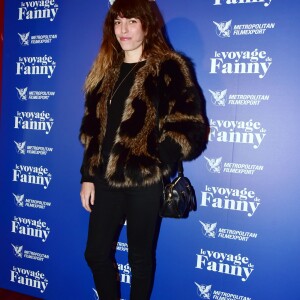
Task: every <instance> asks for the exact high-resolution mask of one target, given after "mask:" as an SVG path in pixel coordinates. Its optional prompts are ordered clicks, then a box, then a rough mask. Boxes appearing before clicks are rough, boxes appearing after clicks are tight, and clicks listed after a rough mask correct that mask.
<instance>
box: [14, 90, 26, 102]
mask: <svg viewBox="0 0 300 300" xmlns="http://www.w3.org/2000/svg"><path fill="white" fill-rule="evenodd" d="M16 90H17V91H18V98H19V99H20V100H21V101H24V100H27V97H28V96H27V91H28V87H25V88H23V89H21V88H17V87H16Z"/></svg>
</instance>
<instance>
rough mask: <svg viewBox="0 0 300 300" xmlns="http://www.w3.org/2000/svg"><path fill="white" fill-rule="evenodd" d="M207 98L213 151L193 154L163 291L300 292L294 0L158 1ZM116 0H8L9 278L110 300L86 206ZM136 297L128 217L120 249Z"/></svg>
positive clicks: (125, 280) (49, 294)
mask: <svg viewBox="0 0 300 300" xmlns="http://www.w3.org/2000/svg"><path fill="white" fill-rule="evenodd" d="M156 2H157V4H158V6H159V7H160V9H161V11H162V14H163V16H164V19H165V25H166V30H167V33H168V37H169V39H170V41H171V43H172V45H173V46H174V48H175V49H176V50H178V51H180V52H183V53H184V54H185V55H187V56H188V57H190V58H191V59H192V60H193V62H194V64H195V71H196V74H197V77H198V80H199V83H200V85H201V87H202V89H203V92H204V94H205V96H206V102H207V103H206V107H207V114H208V118H209V120H210V135H209V144H208V148H207V150H206V151H205V152H204V153H203V155H202V156H201V157H200V158H198V159H197V160H195V161H193V162H189V163H186V164H185V171H186V174H187V176H188V177H189V178H190V179H191V181H192V183H193V185H194V187H195V190H196V195H197V203H198V204H197V206H198V207H197V211H196V212H193V213H191V215H190V217H189V218H188V219H187V220H172V219H164V220H163V222H162V226H161V233H160V239H159V242H158V249H157V270H156V278H155V283H154V290H153V295H152V298H151V299H153V300H162V299H166V300H167V299H176V300H183V299H184V300H185V299H188V300H192V299H210V300H212V299H217V300H223V299H224V300H236V299H242V300H266V299H272V300H273V299H274V300H275V299H276V300H277V299H278V300H279V299H280V300H281V299H289V300H296V299H299V293H298V284H299V276H298V270H299V268H300V260H299V254H298V251H297V249H298V247H299V244H300V238H299V232H298V230H299V229H298V228H299V221H298V220H299V213H300V201H299V200H300V199H299V194H300V185H299V183H298V181H299V167H300V164H299V154H298V151H299V147H300V142H299V125H298V120H299V118H298V114H299V113H298V112H299V109H300V104H299V99H298V98H299V96H298V94H299V91H298V87H299V79H298V78H299V74H298V71H299V69H300V65H299V57H298V56H299V50H300V45H299V32H298V28H299V25H300V18H299V9H300V4H299V3H297V1H292V0H185V1H181V0H174V1H162V0H157V1H156ZM109 6H110V2H109V1H108V0H101V1H99V0H90V1H83V0H72V1H62V0H45V1H26V0H23V1H21V0H9V1H8V0H6V1H5V12H4V17H5V20H4V21H5V25H4V51H3V82H2V86H3V93H2V110H1V112H2V115H1V127H0V130H1V132H0V134H1V141H2V142H1V147H0V148H1V149H0V151H1V168H0V172H1V173H0V176H1V177H0V178H1V182H0V184H1V186H0V200H1V209H0V270H1V271H0V287H2V288H6V289H10V290H15V291H18V292H21V293H25V294H29V295H33V296H35V297H38V298H42V299H49V300H65V299H75V300H89V299H90V300H92V299H98V295H97V292H96V291H95V289H94V284H93V280H92V276H91V274H90V271H89V269H88V267H87V265H86V263H85V260H84V257H83V253H84V249H85V242H86V234H87V225H88V213H86V212H85V211H84V210H83V209H82V207H81V203H80V198H79V191H80V183H79V181H80V174H79V168H80V164H81V159H82V147H81V145H80V143H79V141H78V130H79V126H80V122H81V117H82V114H83V104H84V97H83V91H82V90H83V82H84V79H85V76H86V74H87V73H88V70H89V68H90V66H91V64H92V62H93V60H94V58H95V56H96V53H97V51H98V48H99V45H100V40H101V34H102V33H101V30H102V22H103V19H104V16H105V15H106V12H107V10H108V9H109ZM115 247H116V258H117V263H118V268H119V272H120V281H121V288H122V299H123V300H129V287H130V283H131V270H130V266H129V264H128V258H127V254H128V245H127V240H126V224H125V226H124V228H123V230H122V232H121V236H120V239H119V242H118V243H117V244H116V245H115Z"/></svg>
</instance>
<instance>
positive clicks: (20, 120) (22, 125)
mask: <svg viewBox="0 0 300 300" xmlns="http://www.w3.org/2000/svg"><path fill="white" fill-rule="evenodd" d="M14 121H15V122H14V129H22V130H33V131H41V132H45V134H49V133H50V131H51V129H52V126H53V124H54V119H53V118H52V117H51V115H50V113H48V112H45V111H42V112H30V111H17V114H16V116H14Z"/></svg>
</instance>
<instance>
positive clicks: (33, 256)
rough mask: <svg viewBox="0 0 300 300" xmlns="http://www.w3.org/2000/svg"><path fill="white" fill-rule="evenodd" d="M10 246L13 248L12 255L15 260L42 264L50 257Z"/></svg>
mask: <svg viewBox="0 0 300 300" xmlns="http://www.w3.org/2000/svg"><path fill="white" fill-rule="evenodd" d="M11 245H12V248H13V253H14V255H15V256H16V257H17V258H20V259H23V258H26V259H31V260H35V261H41V262H43V261H44V260H48V259H49V258H50V257H49V255H48V254H43V253H38V252H35V251H30V250H26V249H24V246H23V245H22V246H17V245H13V244H11Z"/></svg>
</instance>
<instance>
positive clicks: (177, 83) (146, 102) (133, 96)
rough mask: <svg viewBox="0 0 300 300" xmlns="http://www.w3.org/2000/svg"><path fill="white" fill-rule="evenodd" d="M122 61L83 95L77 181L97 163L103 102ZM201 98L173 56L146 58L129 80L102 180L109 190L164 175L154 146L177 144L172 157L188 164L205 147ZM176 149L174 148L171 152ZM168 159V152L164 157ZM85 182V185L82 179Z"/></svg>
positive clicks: (103, 125) (104, 110)
mask: <svg viewBox="0 0 300 300" xmlns="http://www.w3.org/2000/svg"><path fill="white" fill-rule="evenodd" d="M121 63H122V60H120V61H119V62H117V63H116V65H115V66H114V67H113V68H112V69H111V70H110V71H109V72H108V74H107V75H106V76H105V77H104V78H103V80H102V81H101V82H100V83H99V84H98V86H97V88H95V89H94V90H93V91H90V92H88V93H87V94H86V102H85V113H84V117H83V120H82V124H81V128H80V139H81V142H82V143H83V145H84V146H85V154H84V160H83V165H82V169H81V172H82V175H83V179H82V181H85V179H86V178H91V176H93V175H94V174H95V171H96V169H97V168H98V167H99V165H100V164H101V159H102V158H101V143H102V141H103V138H104V135H105V129H106V122H107V101H108V99H109V96H110V93H111V91H112V89H113V87H114V85H115V83H116V81H117V79H118V75H119V71H120V65H121ZM203 106H204V98H203V95H202V92H201V90H200V89H199V88H198V87H197V84H196V83H195V82H194V80H193V79H192V76H191V72H190V69H189V67H188V66H187V63H186V61H185V60H184V59H183V58H182V57H181V56H180V55H179V54H177V53H175V52H172V53H168V54H166V55H164V57H163V58H162V59H159V60H158V59H157V58H155V57H153V58H148V59H147V61H146V64H145V65H144V66H143V67H141V68H140V69H139V70H138V72H137V74H136V77H135V81H134V84H133V86H132V88H131V90H130V94H129V96H128V98H127V100H126V102H125V109H124V112H123V116H122V121H121V124H120V126H119V128H118V131H117V136H116V139H115V142H114V145H113V147H112V150H111V153H110V156H109V161H108V165H107V168H106V170H105V178H106V179H107V181H108V182H109V184H110V185H112V186H115V187H132V186H141V185H142V186H145V185H150V184H153V183H156V182H158V181H160V180H161V178H162V176H167V175H169V173H170V167H169V166H168V165H166V164H164V163H163V162H162V161H161V159H160V157H159V151H158V148H159V145H160V144H162V143H163V141H164V140H165V139H166V138H168V139H171V140H172V141H173V142H175V143H176V144H177V145H179V149H180V153H178V156H177V157H180V159H182V160H192V159H195V158H196V157H198V156H199V155H200V154H201V152H202V151H203V150H204V149H205V147H206V142H207V122H206V118H205V116H204V113H205V112H204V107H203ZM177 149H178V147H177ZM170 155H172V153H170ZM87 181H89V180H87Z"/></svg>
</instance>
